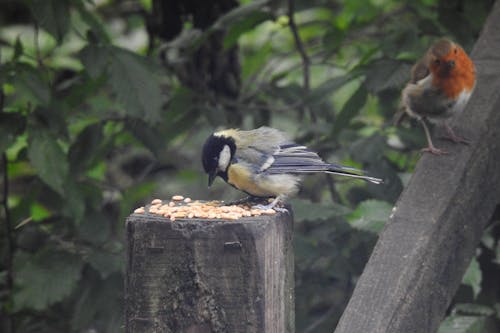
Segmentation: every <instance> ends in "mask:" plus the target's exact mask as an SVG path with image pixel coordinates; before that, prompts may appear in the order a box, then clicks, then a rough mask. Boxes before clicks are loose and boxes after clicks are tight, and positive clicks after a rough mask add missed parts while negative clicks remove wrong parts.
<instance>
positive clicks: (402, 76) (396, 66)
mask: <svg viewBox="0 0 500 333" xmlns="http://www.w3.org/2000/svg"><path fill="white" fill-rule="evenodd" d="M410 70H411V65H409V64H408V63H405V62H402V61H399V60H394V59H380V60H377V61H375V62H374V63H372V64H371V70H370V71H369V72H368V74H367V76H366V81H365V82H366V88H367V89H368V90H369V91H370V92H372V93H375V94H377V93H379V92H381V91H383V90H385V89H390V88H393V89H400V88H401V87H402V86H403V85H404V84H405V83H406V82H407V81H408V80H409V78H410Z"/></svg>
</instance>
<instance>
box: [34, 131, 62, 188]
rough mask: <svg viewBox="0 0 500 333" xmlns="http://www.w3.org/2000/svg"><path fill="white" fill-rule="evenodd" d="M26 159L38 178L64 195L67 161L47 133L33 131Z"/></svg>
mask: <svg viewBox="0 0 500 333" xmlns="http://www.w3.org/2000/svg"><path fill="white" fill-rule="evenodd" d="M28 158H29V160H30V162H31V164H32V165H33V167H34V168H35V169H36V171H37V173H38V176H39V177H40V178H41V179H42V180H43V181H44V182H45V183H46V184H47V185H49V186H50V187H51V188H52V189H53V190H54V191H56V192H57V193H59V194H61V195H64V182H65V180H66V178H67V176H68V169H69V168H68V161H67V159H66V155H65V154H64V152H63V151H62V149H61V147H60V146H59V144H58V143H57V141H56V139H55V138H53V137H52V136H51V135H50V134H49V133H47V132H45V131H39V130H36V131H33V132H32V133H31V136H30V139H29V145H28Z"/></svg>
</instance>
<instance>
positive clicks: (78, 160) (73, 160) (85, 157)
mask: <svg viewBox="0 0 500 333" xmlns="http://www.w3.org/2000/svg"><path fill="white" fill-rule="evenodd" d="M102 141H103V133H102V124H101V123H97V124H91V125H89V126H87V127H85V129H84V130H83V131H81V132H80V134H79V135H78V137H77V138H76V140H75V142H74V143H73V144H72V145H71V147H70V149H69V153H68V159H69V163H70V170H71V172H72V173H73V174H79V173H81V172H83V171H85V170H87V169H88V168H89V167H91V166H92V163H93V162H94V161H95V160H96V158H98V147H99V146H100V145H101V143H102Z"/></svg>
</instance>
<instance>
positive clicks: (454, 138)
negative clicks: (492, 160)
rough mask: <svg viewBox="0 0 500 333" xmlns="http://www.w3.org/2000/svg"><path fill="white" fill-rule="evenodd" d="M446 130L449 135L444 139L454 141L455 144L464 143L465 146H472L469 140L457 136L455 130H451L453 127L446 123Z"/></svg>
mask: <svg viewBox="0 0 500 333" xmlns="http://www.w3.org/2000/svg"><path fill="white" fill-rule="evenodd" d="M444 128H445V129H446V132H447V135H446V136H445V137H444V138H445V139H447V140H450V141H453V142H455V143H463V144H464V145H468V144H470V141H469V140H467V139H466V138H463V137H461V136H458V135H456V134H455V132H454V131H453V128H451V126H450V125H448V123H447V122H445V123H444Z"/></svg>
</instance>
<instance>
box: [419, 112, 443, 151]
mask: <svg viewBox="0 0 500 333" xmlns="http://www.w3.org/2000/svg"><path fill="white" fill-rule="evenodd" d="M419 120H420V123H421V124H422V126H423V128H424V132H425V137H426V138H427V147H426V148H422V149H421V150H420V151H421V152H428V153H431V154H434V155H445V154H448V152H446V151H445V150H442V149H438V148H436V147H434V144H433V143H432V138H431V132H430V131H429V128H428V127H427V124H426V123H425V120H424V119H423V118H420V119H419Z"/></svg>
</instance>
